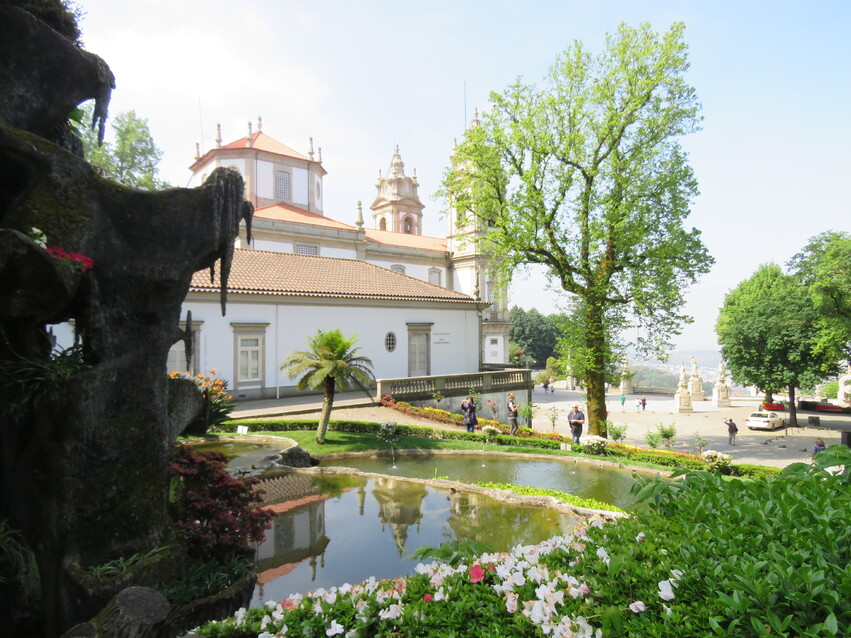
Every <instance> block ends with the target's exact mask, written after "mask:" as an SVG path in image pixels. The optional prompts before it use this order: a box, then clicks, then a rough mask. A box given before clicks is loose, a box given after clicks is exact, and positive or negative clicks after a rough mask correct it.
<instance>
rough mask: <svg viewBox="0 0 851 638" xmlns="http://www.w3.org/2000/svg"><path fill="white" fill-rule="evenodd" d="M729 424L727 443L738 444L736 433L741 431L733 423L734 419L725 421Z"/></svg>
mask: <svg viewBox="0 0 851 638" xmlns="http://www.w3.org/2000/svg"><path fill="white" fill-rule="evenodd" d="M724 423H726V424H727V443H729V444H730V445H735V444H736V433H737V432H738V431H739V428H738V427H736V424H735V423H733V419H727V420H726V421H724Z"/></svg>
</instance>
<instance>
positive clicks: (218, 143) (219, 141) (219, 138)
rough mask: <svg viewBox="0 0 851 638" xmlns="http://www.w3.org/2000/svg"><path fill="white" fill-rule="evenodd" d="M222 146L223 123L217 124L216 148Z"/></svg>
mask: <svg viewBox="0 0 851 638" xmlns="http://www.w3.org/2000/svg"><path fill="white" fill-rule="evenodd" d="M221 147H222V125H221V124H216V148H221Z"/></svg>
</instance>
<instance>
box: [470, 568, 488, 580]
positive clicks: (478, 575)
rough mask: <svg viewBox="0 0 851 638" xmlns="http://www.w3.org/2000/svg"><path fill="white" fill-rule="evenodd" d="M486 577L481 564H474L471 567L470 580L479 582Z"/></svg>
mask: <svg viewBox="0 0 851 638" xmlns="http://www.w3.org/2000/svg"><path fill="white" fill-rule="evenodd" d="M484 577H485V570H484V569H482V566H481V565H473V566H472V567H471V568H470V582H471V583H478V582H479V581H481V580H482V579H483V578H484Z"/></svg>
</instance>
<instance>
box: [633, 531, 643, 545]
mask: <svg viewBox="0 0 851 638" xmlns="http://www.w3.org/2000/svg"><path fill="white" fill-rule="evenodd" d="M635 540H636V541H638V542H639V543H643V542H644V532H639V533H638V536H636V537H635Z"/></svg>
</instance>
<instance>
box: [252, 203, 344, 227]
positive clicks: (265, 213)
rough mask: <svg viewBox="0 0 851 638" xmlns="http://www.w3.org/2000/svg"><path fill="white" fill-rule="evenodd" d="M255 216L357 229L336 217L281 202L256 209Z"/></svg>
mask: <svg viewBox="0 0 851 638" xmlns="http://www.w3.org/2000/svg"><path fill="white" fill-rule="evenodd" d="M254 217H260V218H262V219H271V220H274V221H285V222H295V223H296V224H312V225H314V226H325V227H328V228H345V229H346V230H357V229H356V228H355V227H354V226H349V225H348V224H344V223H343V222H338V221H337V220H336V219H331V218H329V217H323V216H322V215H317V214H316V213H311V212H310V211H307V210H305V209H304V208H299V207H298V206H293V205H292V204H285V203H283V202H279V203H277V204H272V205H271V206H264V207H263V208H258V209H257V210H255V211H254Z"/></svg>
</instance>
